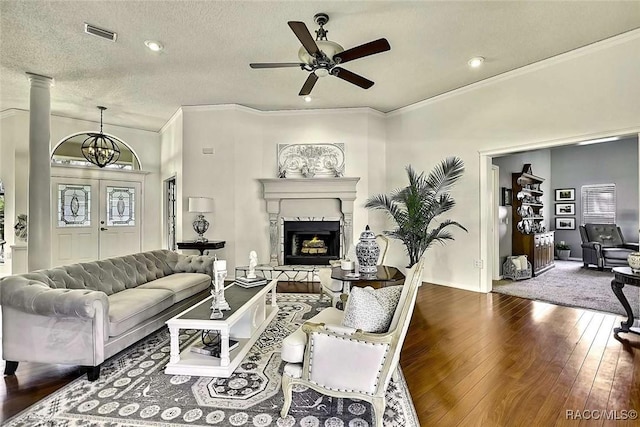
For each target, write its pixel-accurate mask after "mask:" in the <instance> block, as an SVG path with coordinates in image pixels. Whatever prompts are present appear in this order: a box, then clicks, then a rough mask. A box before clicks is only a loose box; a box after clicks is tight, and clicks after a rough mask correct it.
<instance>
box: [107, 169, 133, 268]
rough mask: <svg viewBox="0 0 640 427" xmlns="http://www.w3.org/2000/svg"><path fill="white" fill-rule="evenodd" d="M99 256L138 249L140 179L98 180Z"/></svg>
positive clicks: (119, 253)
mask: <svg viewBox="0 0 640 427" xmlns="http://www.w3.org/2000/svg"><path fill="white" fill-rule="evenodd" d="M100 201H101V206H100V220H99V221H100V224H99V230H100V231H99V233H100V237H99V239H98V240H99V253H100V259H104V258H111V257H116V256H121V255H127V254H132V253H136V252H140V236H141V234H140V230H141V227H140V219H141V217H142V209H141V197H140V183H139V182H131V181H107V180H100Z"/></svg>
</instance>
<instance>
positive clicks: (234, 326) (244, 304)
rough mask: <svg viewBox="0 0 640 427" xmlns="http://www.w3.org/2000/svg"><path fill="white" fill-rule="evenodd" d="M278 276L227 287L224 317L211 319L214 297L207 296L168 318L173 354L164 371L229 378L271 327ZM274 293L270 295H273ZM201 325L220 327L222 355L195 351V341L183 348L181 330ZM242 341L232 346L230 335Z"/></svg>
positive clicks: (167, 372)
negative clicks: (265, 281)
mask: <svg viewBox="0 0 640 427" xmlns="http://www.w3.org/2000/svg"><path fill="white" fill-rule="evenodd" d="M277 284H278V281H277V280H272V281H271V282H270V283H268V284H266V285H264V286H256V287H253V288H248V289H245V288H242V287H239V286H235V285H232V286H229V287H227V288H225V297H226V301H227V303H228V304H229V307H230V308H229V310H227V311H223V317H222V318H220V319H210V317H211V302H212V297H208V298H205V299H204V300H203V301H201V302H199V303H197V304H195V305H194V306H193V307H191V308H189V309H187V310H185V311H183V312H182V313H180V314H178V315H177V316H175V317H173V318H172V319H169V320H168V321H167V326H168V327H169V333H170V336H171V354H170V357H169V363H167V365H166V366H165V369H164V372H165V373H166V374H172V375H193V376H205V377H224V378H228V377H230V376H231V374H233V371H235V370H236V368H237V367H238V365H240V363H241V362H242V360H244V358H245V356H246V355H247V353H249V350H251V346H252V345H253V344H254V343H255V342H256V341H257V340H258V338H259V337H260V335H261V334H262V333H263V332H264V330H265V329H267V326H269V323H271V321H272V320H273V319H274V318H275V317H276V314H277V313H278V304H277V303H276V286H277ZM269 294H270V295H269ZM186 329H196V330H198V329H200V330H209V331H218V332H219V334H220V343H221V349H220V357H219V358H218V357H213V356H207V355H204V354H198V353H194V352H192V351H191V346H192V345H194V344H196V343H199V342H200V340H195V341H194V342H193V343H192V344H190V345H189V346H187V347H186V348H185V349H184V350H182V351H180V331H181V330H186ZM230 338H233V339H234V340H237V341H238V346H237V347H236V348H234V349H233V350H231V351H230V350H229V339H230Z"/></svg>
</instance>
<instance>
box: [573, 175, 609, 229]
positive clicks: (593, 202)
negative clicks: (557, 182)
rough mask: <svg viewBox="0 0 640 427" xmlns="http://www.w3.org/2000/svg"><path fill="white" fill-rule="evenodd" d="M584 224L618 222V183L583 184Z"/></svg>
mask: <svg viewBox="0 0 640 427" xmlns="http://www.w3.org/2000/svg"><path fill="white" fill-rule="evenodd" d="M581 195H582V224H587V223H595V224H615V223H616V185H615V184H596V185H583V186H582V190H581Z"/></svg>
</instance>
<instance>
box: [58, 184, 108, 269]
mask: <svg viewBox="0 0 640 427" xmlns="http://www.w3.org/2000/svg"><path fill="white" fill-rule="evenodd" d="M99 191H100V184H99V181H98V180H96V179H78V178H62V177H54V178H51V204H52V207H51V212H52V214H53V218H52V226H53V227H52V229H53V231H52V233H51V265H52V266H53V267H55V266H58V265H65V264H73V263H76V262H83V261H95V260H96V259H98V256H99V253H98V237H99V235H98V221H99V219H98V218H99V215H98V211H99V207H98V206H99V203H100V197H99Z"/></svg>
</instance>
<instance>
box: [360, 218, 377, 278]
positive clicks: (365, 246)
mask: <svg viewBox="0 0 640 427" xmlns="http://www.w3.org/2000/svg"><path fill="white" fill-rule="evenodd" d="M356 256H357V257H358V264H359V266H360V267H359V269H358V271H359V272H360V273H362V274H375V273H376V271H378V268H377V267H376V265H377V264H378V258H379V257H380V246H378V242H376V235H375V234H374V233H373V231H371V229H370V228H369V226H368V225H367V227H366V228H365V230H364V231H363V232H362V233H361V234H360V241H359V242H358V244H357V245H356Z"/></svg>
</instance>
